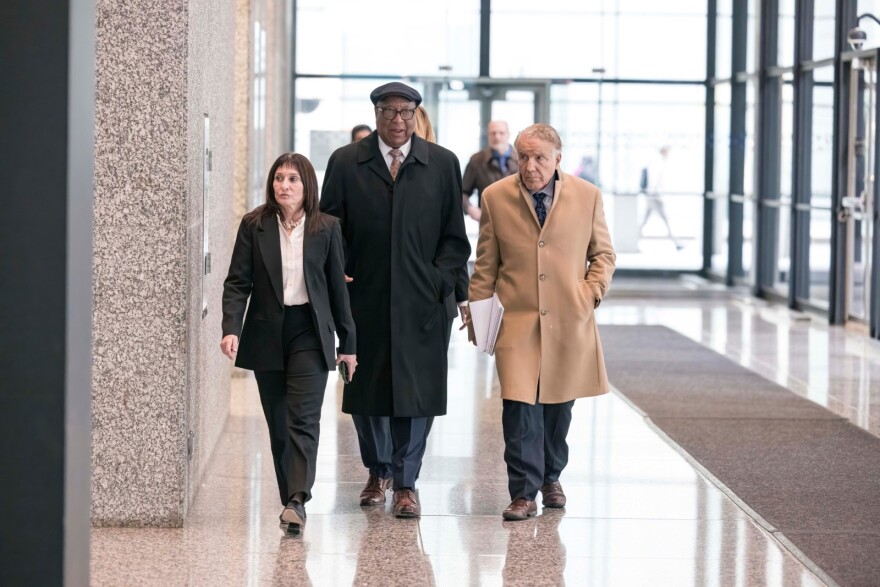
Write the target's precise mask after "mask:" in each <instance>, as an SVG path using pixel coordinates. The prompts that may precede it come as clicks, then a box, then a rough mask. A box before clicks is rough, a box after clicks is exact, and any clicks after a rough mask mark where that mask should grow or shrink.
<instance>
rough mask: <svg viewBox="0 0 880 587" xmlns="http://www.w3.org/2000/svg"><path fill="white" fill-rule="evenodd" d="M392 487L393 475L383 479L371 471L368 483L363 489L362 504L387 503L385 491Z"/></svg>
mask: <svg viewBox="0 0 880 587" xmlns="http://www.w3.org/2000/svg"><path fill="white" fill-rule="evenodd" d="M389 487H391V477H389V478H388V479H382V478H381V477H379V476H378V475H376V474H375V473H370V478H369V479H368V480H367V485H366V486H365V487H364V490H363V491H361V505H382V504H383V503H385V491H387V490H388V488H389Z"/></svg>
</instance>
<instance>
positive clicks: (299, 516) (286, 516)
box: [281, 499, 306, 534]
mask: <svg viewBox="0 0 880 587" xmlns="http://www.w3.org/2000/svg"><path fill="white" fill-rule="evenodd" d="M281 521H282V522H287V533H288V534H299V533H300V530H301V529H302V526H303V525H304V524H305V523H306V508H305V506H304V505H303V504H301V503H300V502H298V501H296V500H293V499H291V500H290V501H289V502H287V507H285V508H284V511H283V512H281Z"/></svg>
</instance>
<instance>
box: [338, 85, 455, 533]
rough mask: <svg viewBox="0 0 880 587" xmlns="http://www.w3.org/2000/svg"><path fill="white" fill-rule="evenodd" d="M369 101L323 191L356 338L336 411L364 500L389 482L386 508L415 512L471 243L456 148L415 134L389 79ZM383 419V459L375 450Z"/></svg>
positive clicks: (415, 100) (411, 111)
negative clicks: (358, 133)
mask: <svg viewBox="0 0 880 587" xmlns="http://www.w3.org/2000/svg"><path fill="white" fill-rule="evenodd" d="M370 100H371V101H372V103H373V105H374V107H375V109H374V112H375V115H376V131H375V132H374V133H372V134H371V135H370V136H368V137H366V138H365V139H362V140H360V141H359V142H357V143H353V144H350V145H346V146H344V147H341V148H340V149H337V150H336V151H335V152H334V153H333V154H332V155H331V156H330V160H329V162H328V163H327V170H326V173H325V176H324V186H323V190H322V196H321V209H322V210H323V211H324V212H326V213H328V214H332V215H334V216H337V217H338V218H339V219H340V224H341V226H342V234H343V237H344V240H345V243H346V245H347V247H346V253H347V257H346V265H345V268H346V275H348V276H350V278H351V279H352V281H351V282H350V284H349V293H350V295H351V309H352V314H353V316H354V320H355V323H356V324H357V327H358V338H359V345H360V346H359V348H360V353H359V355H358V359H359V362H360V366H359V369H358V373H359V376H358V378H357V379H355V380H354V381H353V382H352V383H351V384H350V385H347V386H346V388H345V392H344V395H343V400H342V410H343V412H346V413H349V414H352V419H353V420H354V424H355V428H356V429H357V433H358V441H359V444H360V450H361V459H362V460H363V463H364V466H365V467H367V468H368V469H369V478H368V480H367V484H366V486H365V487H364V490H363V491H362V492H361V496H360V503H361V505H376V504H381V503H384V502H385V491H386V489H387V488H388V487H389V485H390V484H391V483H392V482H393V487H394V494H393V508H392V509H393V512H394V514H395V515H396V516H398V517H417V516H419V515H421V505H420V503H419V500H418V496H417V494H416V493H415V482H416V478H417V476H418V473H419V470H420V468H421V464H422V458H423V456H424V454H425V449H426V447H427V437H428V432H429V431H430V428H431V423H432V422H433V418H434V417H435V416H442V415H444V414H445V413H446V376H447V357H446V346H445V340H446V333H447V321H448V320H449V315H450V313H451V312H450V311H449V308H448V305H449V304H454V301H453V299H452V297H451V296H450V294H452V293H453V291H454V288H455V284H456V281H457V279H458V276H459V273H460V270H461V268H462V266H464V264H465V263H466V262H467V260H468V257H469V256H470V244H469V243H468V239H467V234H466V233H465V228H464V218H463V216H462V212H461V169H460V167H459V164H458V159H457V158H456V157H455V155H454V154H453V153H452V152H451V151H449V150H447V149H444V148H443V147H441V146H439V145H436V144H433V143H429V142H427V141H425V140H423V139H422V138H420V137H418V136H414V130H415V124H416V120H415V116H416V109H417V107H418V105H419V104H420V103H421V101H422V97H421V95H419V93H418V92H417V91H416V90H415V89H413V88H411V87H409V86H407V85H405V84H402V83H400V82H392V83H388V84H384V85H382V86H379V87H378V88H376V89H375V90H373V91H372V92H371V93H370ZM453 311H454V306H453ZM382 418H388V420H389V427H388V428H386V427H385V426H384V425H383V423H382ZM389 429H390V437H391V438H390V443H391V462H390V463H389V462H383V460H382V458H383V456H382V455H383V451H382V450H381V447H382V446H383V444H384V443H386V442H389V439H388V438H387V436H386V431H387V430H389Z"/></svg>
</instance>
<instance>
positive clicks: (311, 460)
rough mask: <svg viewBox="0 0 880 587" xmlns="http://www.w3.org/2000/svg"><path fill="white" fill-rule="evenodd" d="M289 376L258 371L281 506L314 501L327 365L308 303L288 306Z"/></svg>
mask: <svg viewBox="0 0 880 587" xmlns="http://www.w3.org/2000/svg"><path fill="white" fill-rule="evenodd" d="M282 332H283V337H284V351H285V356H286V361H285V366H286V368H285V370H284V371H255V372H254V376H255V377H256V380H257V387H258V388H259V390H260V403H261V404H262V405H263V414H264V415H265V417H266V424H267V425H268V426H269V442H270V446H271V447H272V461H273V462H274V465H275V477H276V479H277V481H278V493H279V497H280V498H281V503H282V504H283V505H287V502H288V501H290V498H291V497H293V496H294V495H295V494H297V493H299V492H303V493H305V495H306V499H305V500H306V501H308V500H309V499H311V497H312V486H313V485H314V484H315V465H316V462H317V456H318V438H319V436H320V433H321V405H322V404H323V403H324V389H325V388H326V387H327V363H326V361H325V360H324V353H323V351H322V350H321V341H320V339H319V338H318V335H317V333H316V332H315V327H314V323H313V321H312V311H311V307H310V306H309V304H303V305H301V306H285V307H284V327H283V329H282Z"/></svg>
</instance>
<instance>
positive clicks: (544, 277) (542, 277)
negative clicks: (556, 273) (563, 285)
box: [538, 273, 547, 281]
mask: <svg viewBox="0 0 880 587" xmlns="http://www.w3.org/2000/svg"><path fill="white" fill-rule="evenodd" d="M538 279H540V280H541V281H544V280H545V279H547V276H546V275H544V274H543V273H542V274H541V275H539V276H538Z"/></svg>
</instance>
